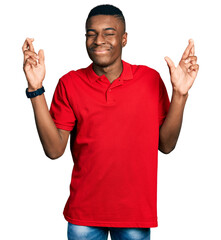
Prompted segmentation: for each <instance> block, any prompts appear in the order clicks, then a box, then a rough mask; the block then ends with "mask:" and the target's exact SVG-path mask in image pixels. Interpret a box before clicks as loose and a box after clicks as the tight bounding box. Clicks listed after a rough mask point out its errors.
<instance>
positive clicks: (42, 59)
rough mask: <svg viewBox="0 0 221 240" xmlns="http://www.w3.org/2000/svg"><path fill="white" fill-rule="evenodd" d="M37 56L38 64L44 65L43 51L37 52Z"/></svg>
mask: <svg viewBox="0 0 221 240" xmlns="http://www.w3.org/2000/svg"><path fill="white" fill-rule="evenodd" d="M38 56H39V60H38V61H39V63H40V64H44V61H45V55H44V50H43V49H40V50H39V51H38Z"/></svg>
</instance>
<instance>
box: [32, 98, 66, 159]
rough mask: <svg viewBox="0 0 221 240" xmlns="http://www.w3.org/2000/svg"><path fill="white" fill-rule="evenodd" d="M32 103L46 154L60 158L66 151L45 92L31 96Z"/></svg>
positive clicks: (52, 157) (53, 157)
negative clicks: (49, 108)
mask: <svg viewBox="0 0 221 240" xmlns="http://www.w3.org/2000/svg"><path fill="white" fill-rule="evenodd" d="M31 103H32V106H33V110H34V116H35V122H36V127H37V130H38V134H39V137H40V140H41V143H42V146H43V149H44V151H45V154H46V155H47V156H48V157H49V158H51V159H55V158H58V157H59V156H61V155H62V154H63V152H64V148H63V147H62V146H64V144H62V136H61V135H60V133H59V130H58V129H57V127H56V126H55V124H54V122H53V119H52V117H51V115H50V113H49V110H48V106H47V103H46V100H45V96H44V94H42V95H40V96H37V97H34V98H31Z"/></svg>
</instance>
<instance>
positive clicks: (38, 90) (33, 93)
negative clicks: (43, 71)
mask: <svg viewBox="0 0 221 240" xmlns="http://www.w3.org/2000/svg"><path fill="white" fill-rule="evenodd" d="M44 92H45V89H44V87H43V86H42V88H39V89H37V90H36V91H34V92H28V88H26V96H27V98H34V97H36V96H39V95H41V94H42V93H44Z"/></svg>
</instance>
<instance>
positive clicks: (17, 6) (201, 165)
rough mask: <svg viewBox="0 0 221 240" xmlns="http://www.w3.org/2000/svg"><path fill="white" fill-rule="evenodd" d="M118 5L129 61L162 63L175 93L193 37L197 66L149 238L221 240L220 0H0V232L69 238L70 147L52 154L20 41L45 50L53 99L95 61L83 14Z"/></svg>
mask: <svg viewBox="0 0 221 240" xmlns="http://www.w3.org/2000/svg"><path fill="white" fill-rule="evenodd" d="M102 3H111V4H114V5H116V6H118V7H119V8H120V9H121V10H122V11H123V13H124V15H125V18H126V23H127V32H128V44H127V46H126V47H125V48H124V50H123V59H124V60H125V61H127V62H130V63H132V64H143V65H148V66H149V67H152V68H154V69H156V70H157V71H158V72H159V73H160V74H161V77H162V78H163V80H164V83H165V85H166V87H167V90H168V93H169V95H170V96H171V90H172V89H171V84H170V78H169V71H168V67H167V64H166V62H165V60H164V57H165V56H169V57H170V58H171V59H172V60H173V61H174V62H175V63H176V64H178V62H179V60H180V58H181V56H182V53H183V51H184V49H185V48H186V46H187V44H188V39H189V38H193V39H194V41H195V49H196V55H197V56H198V63H199V65H200V70H199V74H198V76H197V79H196V81H195V83H194V85H193V87H192V89H191V90H190V93H189V98H188V101H187V105H186V108H185V113H184V120H183V127H182V131H181V134H180V138H179V141H178V144H177V147H176V149H175V150H174V151H173V152H172V153H171V154H169V155H163V154H161V153H159V170H158V220H159V227H158V228H153V229H152V233H151V234H152V237H151V239H152V240H162V239H165V240H167V239H168V240H169V239H170V240H177V239H179V240H184V239H185V240H186V239H190V240H192V239H194V240H195V239H201V240H204V239H205V240H206V239H212V240H220V239H221V233H220V224H221V221H220V216H221V206H220V203H221V194H220V183H221V174H220V170H221V163H220V161H221V156H220V155H221V154H220V149H219V148H220V134H221V127H220V122H221V113H220V103H221V101H220V88H221V83H220V81H221V79H220V53H221V47H220V43H221V35H220V33H219V32H220V31H219V29H220V23H221V17H220V5H219V1H218V0H217V1H216V0H210V1H203V0H201V1H200V0H195V1H194V0H185V1H177V0H167V1H164V0H155V1H139V0H136V1H127V2H124V1H119V0H118V1H111V0H110V1H105V0H103V1H98V0H97V1H96V0H90V1H85V0H81V1H73V0H72V1H71V0H63V1H55V0H54V1H46V0H44V1H43V0H38V1H33V0H20V1H15V0H14V1H10V0H9V1H7V2H6V1H5V2H4V3H3V1H2V3H1V4H0V22H1V38H0V51H1V52H0V53H1V57H0V68H1V71H0V74H1V94H0V104H1V118H0V121H1V122H0V126H1V137H2V138H1V139H2V140H1V161H0V164H1V165H0V184H1V186H0V187H1V188H0V189H1V198H0V201H1V202H0V220H1V225H0V226H1V230H0V239H4V240H11V239H23V240H26V239H27V240H30V239H31V240H39V239H41V240H48V239H49V240H50V239H53V240H63V239H66V230H67V222H66V221H65V220H64V218H63V215H62V212H63V208H64V205H65V203H66V200H67V198H68V195H69V184H70V179H71V171H72V167H73V163H72V158H71V154H70V150H69V145H68V147H67V149H66V152H65V154H64V155H63V156H62V157H61V158H60V159H58V160H55V161H52V160H50V159H48V158H47V157H46V156H45V155H44V152H43V149H42V147H41V144H40V140H39V138H38V134H37V130H36V127H35V122H34V115H33V111H32V106H31V103H30V100H29V99H27V98H26V96H25V89H26V87H27V82H26V79H25V75H24V73H23V69H22V66H23V53H22V50H21V47H22V45H23V43H24V41H25V39H26V38H27V37H33V38H35V41H34V47H35V50H36V52H37V51H38V50H39V49H41V48H42V49H44V52H45V63H46V77H45V80H44V87H45V89H46V92H45V95H46V99H47V102H48V105H49V106H50V103H51V99H52V96H53V92H54V90H55V87H56V84H57V82H58V79H59V78H60V77H61V76H62V75H64V74H65V73H67V72H68V71H70V70H76V69H78V68H81V67H86V66H88V65H89V64H90V59H89V58H88V56H87V53H86V49H85V36H84V34H85V29H84V24H85V19H86V17H87V15H88V13H89V11H90V9H91V8H93V7H94V6H96V5H98V4H102Z"/></svg>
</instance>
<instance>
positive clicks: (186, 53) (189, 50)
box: [182, 39, 195, 60]
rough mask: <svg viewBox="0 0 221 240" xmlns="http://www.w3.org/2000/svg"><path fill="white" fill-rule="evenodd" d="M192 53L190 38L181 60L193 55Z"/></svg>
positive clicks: (193, 52)
mask: <svg viewBox="0 0 221 240" xmlns="http://www.w3.org/2000/svg"><path fill="white" fill-rule="evenodd" d="M194 54H195V47H194V41H193V40H192V39H190V40H189V44H188V46H187V48H186V50H185V51H184V53H183V56H182V60H186V59H187V58H188V57H189V56H194Z"/></svg>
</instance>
